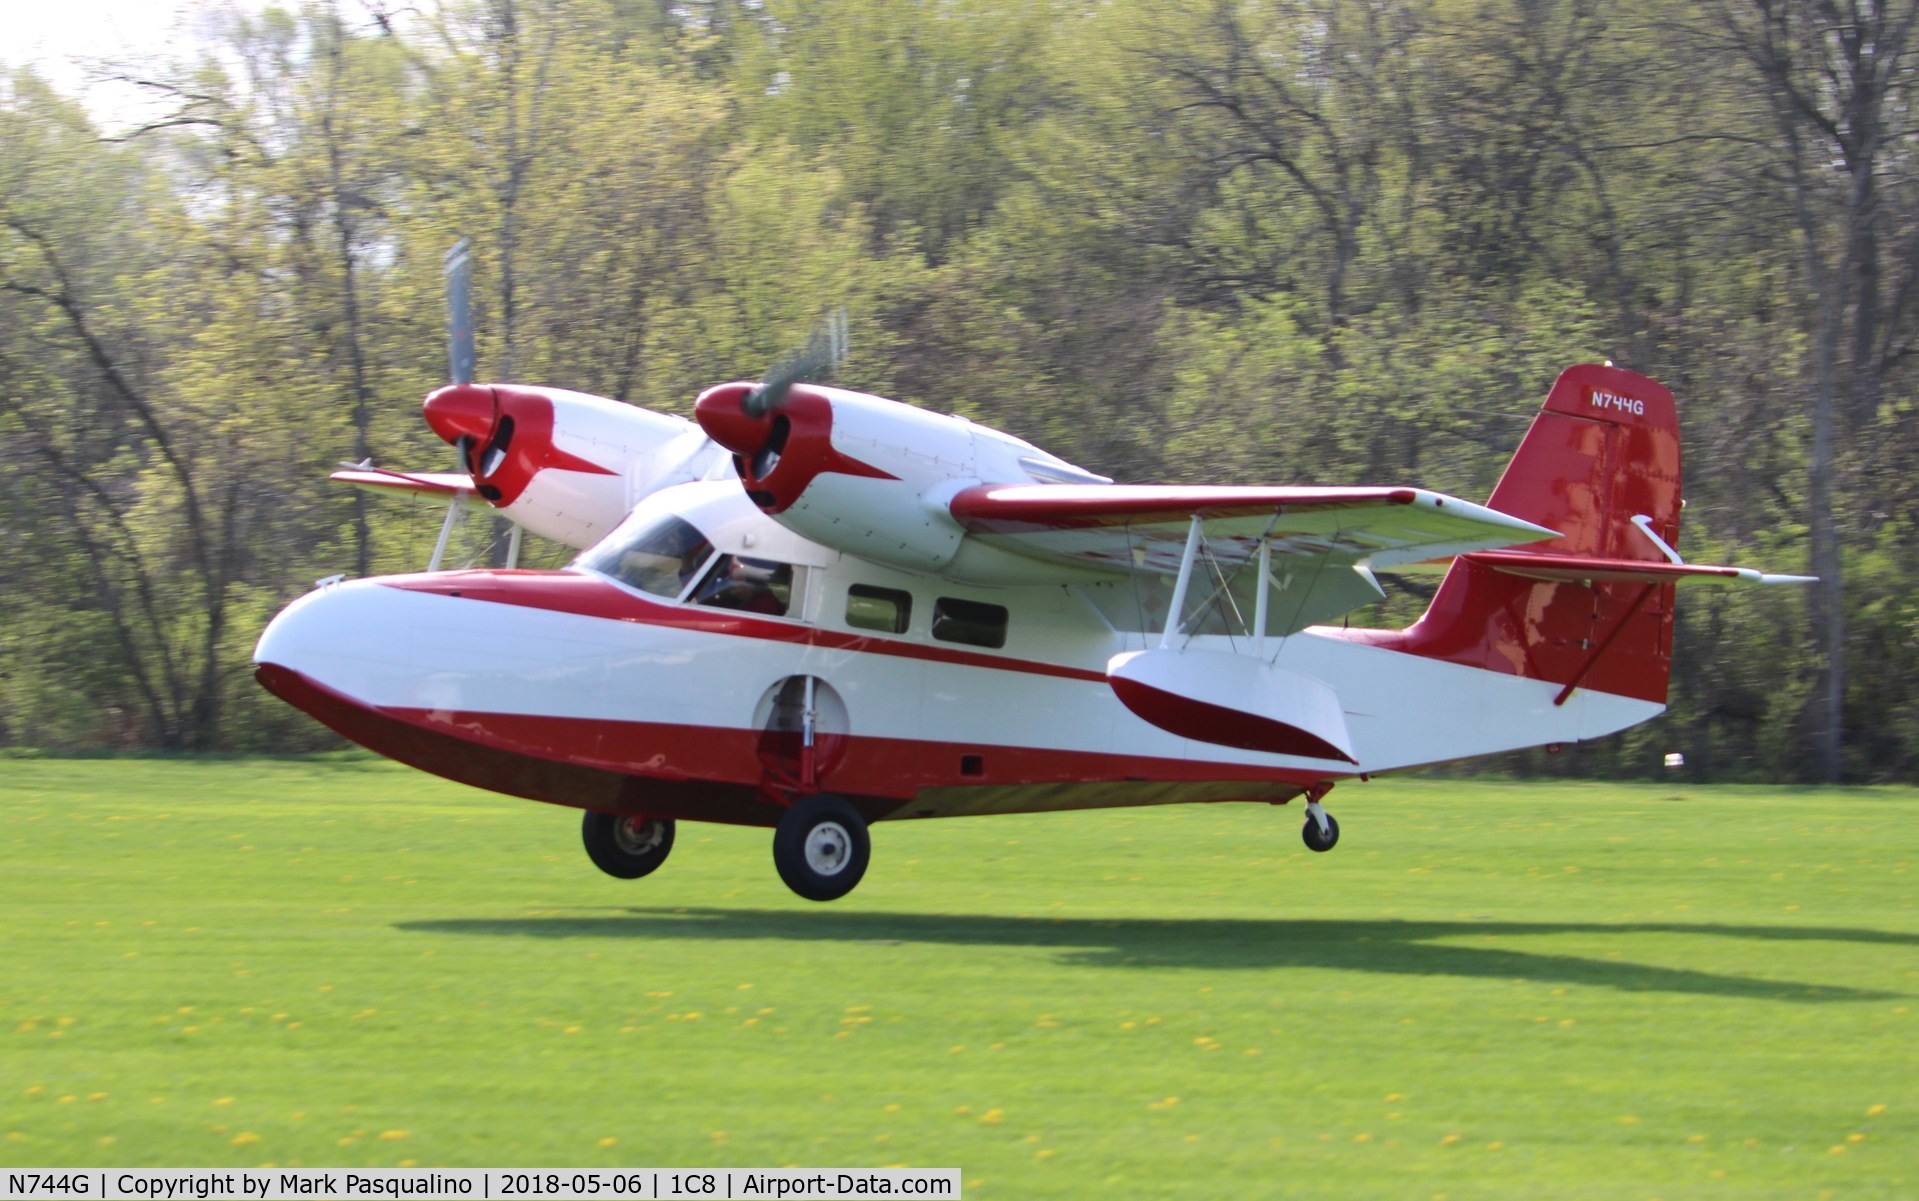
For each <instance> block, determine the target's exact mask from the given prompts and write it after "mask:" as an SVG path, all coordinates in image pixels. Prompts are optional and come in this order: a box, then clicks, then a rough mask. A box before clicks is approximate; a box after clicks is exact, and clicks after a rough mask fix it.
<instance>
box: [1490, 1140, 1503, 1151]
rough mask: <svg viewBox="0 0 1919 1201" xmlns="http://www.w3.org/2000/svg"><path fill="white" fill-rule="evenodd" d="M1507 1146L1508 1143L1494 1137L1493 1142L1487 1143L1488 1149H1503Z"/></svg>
mask: <svg viewBox="0 0 1919 1201" xmlns="http://www.w3.org/2000/svg"><path fill="white" fill-rule="evenodd" d="M1505 1147H1506V1144H1505V1143H1502V1142H1500V1141H1499V1140H1498V1139H1494V1140H1493V1141H1492V1142H1490V1143H1487V1144H1486V1150H1488V1151H1502V1150H1504V1149H1505Z"/></svg>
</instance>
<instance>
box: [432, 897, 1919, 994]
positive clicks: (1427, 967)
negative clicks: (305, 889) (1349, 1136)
mask: <svg viewBox="0 0 1919 1201" xmlns="http://www.w3.org/2000/svg"><path fill="white" fill-rule="evenodd" d="M397 928H398V929H401V930H405V931H410V932H414V933H432V934H461V935H484V936H494V937H499V936H517V937H533V938H622V939H645V940H658V939H669V938H686V939H719V938H735V939H777V940H786V941H793V942H831V943H844V944H859V943H876V944H881V945H940V944H944V945H950V946H972V947H1042V948H1057V949H1058V950H1059V951H1060V952H1061V954H1060V957H1059V958H1060V962H1061V963H1063V964H1067V965H1074V966H1088V967H1118V968H1213V969H1247V968H1252V969H1259V968H1267V969H1270V968H1331V969H1335V970H1340V971H1357V972H1384V973H1389V974H1394V975H1404V976H1463V977H1478V978H1485V979H1495V980H1520V979H1524V980H1535V981H1542V982H1555V983H1565V984H1581V985H1592V986H1598V987H1603V988H1613V989H1618V990H1620V991H1622V992H1669V993H1694V994H1703V995H1708V996H1720V997H1745V998H1750V999H1754V1000H1769V1001H1793V1002H1808V1003H1819V1002H1832V1001H1875V1000H1887V999H1891V998H1894V997H1900V996H1903V995H1905V994H1902V993H1894V992H1882V991H1878V990H1874V989H1861V988H1848V987H1845V986H1843V985H1837V984H1828V983H1819V984H1808V983H1801V982H1797V981H1789V980H1764V979H1757V978H1754V977H1750V976H1729V975H1717V974H1714V973H1712V972H1703V971H1694V970H1691V969H1688V968H1673V967H1660V966H1656V965H1653V964H1645V963H1633V962H1629V961H1627V960H1625V959H1623V958H1620V959H1614V958H1591V957H1587V956H1581V955H1568V954H1561V953H1541V952H1533V951H1523V950H1518V949H1516V948H1514V947H1513V946H1511V945H1488V943H1489V942H1490V941H1491V940H1499V941H1501V942H1504V941H1506V940H1510V939H1519V938H1526V937H1539V936H1552V935H1565V934H1578V935H1603V936H1606V937H1608V938H1615V939H1621V940H1624V939H1630V938H1632V937H1634V936H1636V935H1644V934H1685V935H1697V936H1704V937H1710V938H1741V939H1755V940H1759V941H1778V942H1851V943H1878V944H1886V945H1891V946H1905V947H1912V946H1919V935H1915V934H1903V933H1896V932H1893V931H1886V930H1857V929H1837V928H1820V927H1788V926H1734V925H1714V924H1696V925H1686V924H1673V923H1646V922H1633V923H1616V924H1614V923H1590V922H1493V921H1453V922H1434V921H1355V920H1347V919H1319V918H1296V919H1295V918H1288V919H1276V920H1270V921H1267V920H1257V919H1246V918H1220V919H1209V918H1052V917H1040V916H1032V917H1006V916H992V915H980V914H938V913H874V912H858V911H836V912H829V913H820V912H803V911H802V912H796V911H793V910H781V909H719V908H692V907H688V908H667V907H660V908H644V907H636V908H620V909H615V910H612V911H610V912H603V911H595V912H585V913H579V914H577V915H566V916H553V915H551V914H550V913H547V914H540V915H529V916H526V917H517V918H465V919H448V920H438V921H417V922H400V923H398V924H397ZM1451 939H1473V940H1475V942H1476V943H1477V944H1478V945H1471V946H1466V945H1460V944H1458V943H1455V942H1450V941H1447V940H1451Z"/></svg>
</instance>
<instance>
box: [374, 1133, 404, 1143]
mask: <svg viewBox="0 0 1919 1201" xmlns="http://www.w3.org/2000/svg"><path fill="white" fill-rule="evenodd" d="M408 1137H410V1136H409V1135H408V1134H407V1132H406V1131H404V1130H382V1131H380V1141H381V1142H383V1143H397V1142H399V1141H400V1140H401V1139H403V1138H408Z"/></svg>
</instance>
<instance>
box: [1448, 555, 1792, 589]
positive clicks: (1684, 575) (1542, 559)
mask: <svg viewBox="0 0 1919 1201" xmlns="http://www.w3.org/2000/svg"><path fill="white" fill-rule="evenodd" d="M1466 557H1467V558H1468V559H1471V560H1472V561H1473V562H1475V563H1479V564H1481V565H1483V566H1486V567H1491V568H1493V569H1494V570H1497V571H1502V572H1505V573H1506V574H1507V575H1516V576H1523V577H1525V578H1526V579H1530V580H1550V581H1553V582H1555V583H1580V584H1586V583H1598V584H1621V583H1642V584H1693V583H1703V584H1812V583H1816V582H1817V581H1818V579H1819V577H1818V576H1810V575H1777V574H1774V573H1772V572H1765V571H1756V570H1754V569H1753V568H1750V567H1710V566H1707V565H1705V564H1701V563H1660V562H1655V561H1652V560H1646V559H1608V558H1601V557H1599V556H1596V555H1555V554H1549V553H1544V552H1535V551H1498V550H1494V551H1480V552H1479V553H1477V554H1473V555H1468V556H1466Z"/></svg>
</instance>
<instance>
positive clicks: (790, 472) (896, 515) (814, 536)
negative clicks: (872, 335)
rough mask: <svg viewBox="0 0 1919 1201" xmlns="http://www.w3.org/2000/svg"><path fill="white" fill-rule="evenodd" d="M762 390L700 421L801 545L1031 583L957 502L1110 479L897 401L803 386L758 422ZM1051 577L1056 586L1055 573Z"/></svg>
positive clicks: (1025, 568)
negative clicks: (982, 492) (965, 496)
mask: <svg viewBox="0 0 1919 1201" xmlns="http://www.w3.org/2000/svg"><path fill="white" fill-rule="evenodd" d="M756 386H757V385H754V384H748V383H732V384H721V385H719V386H717V387H714V388H709V389H707V390H706V391H705V392H703V393H701V394H700V397H699V400H698V401H697V402H696V403H695V405H694V415H695V416H696V417H697V418H698V419H699V423H700V427H701V428H702V429H704V430H705V431H706V433H707V434H708V436H710V437H711V438H712V439H713V441H715V442H717V443H719V444H720V445H721V446H723V447H725V448H726V449H727V450H729V451H731V452H733V465H734V468H735V470H737V471H738V473H739V477H740V482H741V483H742V484H743V485H745V487H746V494H747V496H748V497H749V498H751V499H752V501H753V503H754V504H756V505H758V506H759V507H760V509H761V510H762V511H763V512H765V513H767V514H768V515H770V516H772V517H774V518H775V519H776V520H778V521H779V522H780V524H782V525H784V526H786V527H787V528H789V529H791V530H793V531H794V532H795V533H797V534H799V535H800V536H801V537H804V538H809V539H811V540H813V541H815V542H819V543H822V544H824V545H827V546H831V547H833V548H835V549H837V550H841V551H845V552H846V553H848V554H854V555H858V556H860V557H861V558H866V559H873V560H876V561H879V562H882V563H888V564H891V565H893V566H896V567H903V568H906V569H908V570H911V571H930V572H937V573H939V574H942V575H945V576H948V577H949V578H953V579H968V580H973V581H976V582H980V583H1023V582H1026V580H1027V578H1028V577H1029V576H1031V575H1033V573H1034V568H1033V564H1032V563H1031V562H1030V561H1028V560H1025V559H1023V558H1022V557H1021V556H1018V555H1011V554H1007V553H1006V552H1004V551H999V550H995V549H994V548H991V547H987V546H983V545H980V544H978V543H976V542H975V543H969V542H968V541H967V538H966V531H965V530H964V529H963V528H961V526H960V524H959V522H957V521H956V520H954V518H953V515H952V513H951V512H950V510H949V508H948V506H949V504H950V503H951V501H952V499H953V496H954V495H955V494H956V493H958V492H959V491H960V490H961V489H963V488H968V487H971V486H973V485H975V484H981V483H987V484H997V483H1021V484H1030V483H1034V482H1045V483H1059V482H1068V481H1070V482H1075V483H1106V482H1108V481H1107V480H1105V479H1104V478H1103V477H1101V476H1096V475H1093V474H1091V473H1090V472H1086V471H1082V470H1080V469H1079V468H1077V467H1074V466H1073V465H1072V464H1070V463H1067V462H1065V461H1063V460H1061V459H1058V458H1055V457H1054V456H1052V455H1049V454H1047V453H1046V452H1044V451H1042V450H1039V449H1038V448H1036V447H1034V446H1033V445H1031V444H1030V443H1027V442H1023V441H1021V440H1020V439H1018V438H1014V437H1011V436H1010V435H1007V434H1002V433H1000V432H999V431H997V430H992V429H988V428H986V427H984V426H979V425H975V424H973V423H972V422H970V421H967V420H966V419H965V418H963V417H951V416H947V415H945V414H941V413H932V412H928V411H927V410H925V409H917V408H914V407H913V406H911V405H905V404H901V403H899V402H898V401H893V400H886V399H884V398H882V397H878V396H869V395H867V394H865V393H862V392H848V391H845V390H842V389H839V388H825V387H821V386H819V385H816V384H801V385H796V386H795V387H793V388H792V389H791V390H790V391H788V392H787V393H786V395H785V396H784V397H782V398H781V399H780V401H779V403H778V405H777V406H775V407H773V408H772V409H771V410H770V411H769V412H766V413H764V414H762V415H760V416H757V417H756V416H753V415H751V414H749V413H748V412H747V411H746V408H745V407H744V402H745V400H746V398H747V396H748V395H749V394H751V393H752V392H753V390H754V388H755V387H756ZM1045 578H1046V579H1047V580H1048V581H1050V582H1057V581H1058V580H1059V578H1060V573H1059V569H1058V568H1057V566H1055V567H1053V568H1052V569H1051V571H1050V574H1047V575H1046V576H1045Z"/></svg>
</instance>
